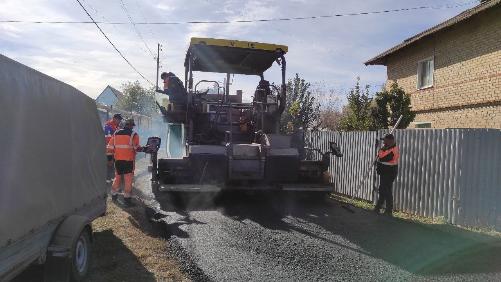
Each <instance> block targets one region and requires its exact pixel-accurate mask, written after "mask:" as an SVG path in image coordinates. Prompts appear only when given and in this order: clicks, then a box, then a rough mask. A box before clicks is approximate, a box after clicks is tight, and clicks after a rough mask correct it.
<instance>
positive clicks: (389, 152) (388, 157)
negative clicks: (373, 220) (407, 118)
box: [374, 134, 400, 216]
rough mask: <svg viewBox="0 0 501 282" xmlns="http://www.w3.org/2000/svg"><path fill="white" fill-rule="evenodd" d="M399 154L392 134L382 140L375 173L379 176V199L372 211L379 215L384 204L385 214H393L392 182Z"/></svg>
mask: <svg viewBox="0 0 501 282" xmlns="http://www.w3.org/2000/svg"><path fill="white" fill-rule="evenodd" d="M399 157H400V152H399V149H398V146H397V144H396V142H395V137H394V136H393V134H387V135H386V136H385V137H384V138H383V147H382V148H381V149H380V150H379V151H378V154H377V164H376V165H377V173H378V174H379V198H378V200H377V203H376V207H375V209H374V211H375V212H376V213H379V212H380V210H381V207H382V206H383V204H385V212H384V213H385V214H386V215H389V216H392V213H393V181H395V178H396V177H397V173H398V159H399Z"/></svg>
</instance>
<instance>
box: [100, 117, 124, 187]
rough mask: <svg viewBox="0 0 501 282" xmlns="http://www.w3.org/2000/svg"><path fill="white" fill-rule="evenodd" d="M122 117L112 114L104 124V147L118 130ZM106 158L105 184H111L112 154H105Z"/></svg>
mask: <svg viewBox="0 0 501 282" xmlns="http://www.w3.org/2000/svg"><path fill="white" fill-rule="evenodd" d="M122 119H123V118H122V115H121V114H114V115H113V118H112V119H110V120H108V121H107V122H106V123H105V124H104V140H105V142H106V145H108V143H109V142H110V139H111V137H112V136H113V134H115V132H116V131H117V130H118V127H119V125H120V122H121V121H122ZM106 158H107V159H108V173H107V176H106V182H107V183H111V182H112V181H113V178H114V173H113V172H114V171H115V169H114V167H113V163H114V160H113V153H111V152H108V151H107V152H106Z"/></svg>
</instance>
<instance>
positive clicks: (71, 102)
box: [0, 55, 106, 247]
mask: <svg viewBox="0 0 501 282" xmlns="http://www.w3.org/2000/svg"><path fill="white" fill-rule="evenodd" d="M0 132H1V135H0V136H1V137H0V150H1V152H0V247H2V246H4V245H6V244H7V243H8V241H9V240H11V242H14V241H16V240H18V239H19V238H20V237H22V236H23V235H27V234H29V232H30V231H31V230H37V229H38V228H41V227H42V226H44V225H45V224H46V223H48V222H49V221H52V220H57V219H60V218H61V217H62V216H64V215H67V214H70V213H72V212H75V210H77V209H80V208H82V207H83V206H84V205H87V204H89V203H90V202H91V201H92V200H95V199H96V198H99V197H100V198H101V199H102V198H103V195H105V193H106V184H105V181H104V180H105V177H106V176H105V175H106V160H105V158H106V157H105V144H104V135H103V131H102V128H101V125H100V122H99V118H98V114H97V110H96V105H95V102H94V101H93V100H92V99H91V98H89V97H87V96H86V95H85V94H83V93H82V92H80V91H78V90H77V89H75V88H73V87H72V86H69V85H67V84H65V83H63V82H61V81H58V80H56V79H54V78H52V77H49V76H47V75H44V74H42V73H40V72H38V71H35V70H33V69H31V68H29V67H27V66H25V65H22V64H20V63H18V62H16V61H13V60H11V59H9V58H7V57H5V56H2V55H0Z"/></svg>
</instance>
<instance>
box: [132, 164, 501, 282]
mask: <svg viewBox="0 0 501 282" xmlns="http://www.w3.org/2000/svg"><path fill="white" fill-rule="evenodd" d="M146 166H147V159H142V160H140V161H139V162H138V167H137V173H136V175H137V178H136V181H135V187H136V194H137V196H138V197H139V198H140V199H142V200H143V201H144V202H146V203H147V204H148V205H150V206H151V207H152V209H151V210H150V213H151V214H152V216H153V212H152V211H153V210H156V212H157V214H155V215H154V219H155V220H157V221H158V223H159V224H160V226H161V228H164V230H165V236H166V238H168V239H169V241H170V244H171V249H172V250H173V251H174V255H175V256H176V257H177V258H178V259H179V260H180V261H181V263H182V265H183V269H184V271H185V272H187V273H188V275H189V276H190V277H191V279H193V280H195V281H347V280H348V281H354V280H359V281H388V280H389V281H409V280H412V281H416V280H422V281H429V280H448V281H479V280H481V281H501V256H500V255H499V254H501V239H500V238H499V237H492V236H487V235H483V234H479V233H474V232H470V231H465V230H462V229H459V228H455V227H452V226H431V225H426V224H418V223H412V222H408V221H405V220H400V219H395V218H388V217H385V216H382V215H376V214H374V213H372V212H369V211H365V210H362V209H357V208H353V207H351V210H352V211H353V212H350V211H348V210H347V209H345V208H342V203H339V202H337V201H335V200H332V199H325V200H320V201H319V200H313V199H310V198H307V197H298V196H294V195H285V194H273V195H271V194H253V195H251V194H248V193H247V194H242V193H232V194H228V193H226V194H222V195H215V194H197V195H193V194H192V195H183V194H159V195H157V196H156V197H155V196H154V195H153V194H152V192H151V189H150V185H149V179H150V175H149V173H148V172H147V171H146Z"/></svg>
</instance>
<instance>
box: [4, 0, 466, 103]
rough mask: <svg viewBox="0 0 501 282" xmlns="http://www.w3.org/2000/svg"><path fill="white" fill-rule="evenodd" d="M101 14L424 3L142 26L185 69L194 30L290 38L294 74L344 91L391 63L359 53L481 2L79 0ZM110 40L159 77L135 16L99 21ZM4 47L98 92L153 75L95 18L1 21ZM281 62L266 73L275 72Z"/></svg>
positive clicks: (32, 16)
mask: <svg viewBox="0 0 501 282" xmlns="http://www.w3.org/2000/svg"><path fill="white" fill-rule="evenodd" d="M81 1H82V4H83V5H84V6H85V7H86V8H87V9H88V11H89V12H90V13H91V15H92V16H93V17H94V18H95V20H97V21H122V22H127V21H128V17H127V15H126V13H125V11H124V10H123V9H122V6H121V5H122V4H121V1H123V3H124V4H125V7H126V9H127V10H128V11H129V13H130V16H131V17H132V19H133V20H134V21H137V22H145V21H148V22H154V21H156V22H159V21H169V22H171V21H183V22H184V21H195V20H240V19H245V20H247V19H263V18H283V17H299V16H315V15H330V14H340V13H353V12H366V11H379V10H386V9H397V8H409V7H419V6H434V7H443V6H446V5H457V4H465V3H466V4H465V5H463V6H461V7H456V8H450V9H443V8H441V9H423V10H414V11H406V12H398V13H391V14H379V15H365V16H351V17H337V18H327V19H317V20H299V21H284V22H267V23H233V24H212V25H211V24H183V25H161V26H157V25H155V26H144V25H143V26H137V27H138V29H139V32H140V33H141V35H142V36H143V37H144V39H145V41H146V44H147V45H148V46H149V48H150V49H151V50H152V51H154V52H156V44H157V43H161V44H162V45H163V51H162V52H161V55H160V58H161V61H162V63H161V64H162V70H168V71H173V72H175V73H177V74H178V75H179V76H180V77H183V74H184V67H183V60H184V54H185V52H186V49H187V47H188V44H189V38H190V37H192V36H199V37H217V38H230V39H240V40H249V41H259V42H267V43H277V44H284V45H288V46H289V53H288V54H287V56H286V58H287V66H288V77H292V76H293V75H294V74H295V73H296V72H297V73H299V74H300V75H301V76H302V77H304V78H305V79H306V80H307V81H310V82H312V83H314V84H316V85H322V86H323V87H326V88H330V89H333V90H334V93H337V94H338V95H341V96H342V95H344V92H345V91H346V90H347V89H349V88H350V87H352V86H353V84H354V81H355V79H356V77H357V76H360V77H361V80H362V83H363V84H370V85H372V86H373V89H377V88H380V87H381V85H382V84H383V83H384V81H385V79H386V68H385V67H381V66H368V67H366V66H365V65H363V62H364V61H366V60H367V59H370V58H372V57H373V56H375V55H377V54H379V53H381V52H382V51H384V50H386V49H388V48H390V47H392V46H394V45H396V44H398V43H400V42H401V41H403V40H404V39H406V38H408V37H410V36H412V35H414V34H416V33H418V32H420V31H422V30H424V29H426V28H429V27H431V26H433V25H435V24H438V23H440V22H441V21H444V20H446V19H447V18H450V17H452V16H454V15H456V14H458V13H460V12H461V11H463V10H465V9H468V8H470V7H472V6H474V5H475V4H474V3H473V2H472V1H471V0H456V1H453V0H399V1H397V0H365V1H363V0H352V1H334V0H333V1H320V0H276V1H267V0H253V1H240V0H225V1H216V0H200V1H196V0H193V1H184V0H156V1H153V0H106V1H103V0H81ZM0 20H26V21H31V20H54V21H56V20H65V21H81V20H83V21H87V20H88V17H87V15H86V14H85V13H84V12H83V10H82V9H81V8H80V6H78V3H77V2H76V1H68V0H23V1H18V0H2V1H1V2H0ZM101 26H102V28H103V30H104V31H105V32H106V33H107V35H108V36H109V37H110V39H111V40H112V41H113V42H114V43H115V44H116V46H117V47H118V48H119V49H120V50H121V51H122V52H123V53H124V55H125V56H126V57H127V58H128V59H129V60H130V61H131V63H132V64H133V65H135V66H136V67H137V68H138V69H139V70H140V71H141V72H142V73H143V74H144V75H145V76H146V77H148V79H150V80H151V81H155V72H156V69H155V64H156V63H155V61H154V59H153V57H152V56H151V54H150V52H149V51H148V50H147V49H146V47H145V46H144V43H143V42H142V41H141V40H140V39H139V37H138V35H137V34H136V32H135V31H134V29H133V26H132V25H120V26H117V25H104V24H103V25H101ZM0 53H1V54H3V55H6V56H8V57H10V58H12V59H15V60H17V61H19V62H21V63H24V64H26V65H28V66H30V67H33V68H35V69H37V70H39V71H41V72H44V73H46V74H48V75H50V76H53V77H55V78H57V79H60V80H62V81H64V82H66V83H68V84H71V85H73V86H75V87H76V88H78V89H80V90H81V91H83V92H84V93H86V94H87V95H89V96H91V97H96V96H97V95H99V93H100V92H101V91H102V90H103V89H104V88H105V87H106V85H108V84H109V85H112V86H114V87H116V88H120V87H121V84H122V83H123V82H125V81H133V80H139V81H140V82H141V83H144V85H145V86H147V84H146V83H145V82H144V81H143V80H142V79H141V78H140V77H139V76H138V75H137V74H136V73H135V72H134V71H133V70H132V69H131V68H130V67H129V66H128V65H127V64H126V63H125V62H124V61H123V59H122V58H121V57H119V56H118V54H117V53H116V52H115V51H114V50H113V49H112V47H111V46H110V45H109V43H108V42H106V41H105V39H104V38H103V36H102V35H101V34H100V33H99V32H98V30H97V29H96V27H95V26H94V25H91V24H71V25H70V24H51V25H49V24H29V23H12V24H6V23H0ZM279 74H280V72H279V68H278V67H277V66H275V68H274V69H272V70H271V71H270V72H269V73H267V74H265V76H266V77H267V78H268V79H269V80H270V81H276V82H278V81H279ZM195 78H196V79H206V78H212V79H217V80H220V81H222V80H223V78H224V75H207V74H198V75H197V76H196V77H195ZM257 81H258V78H257V77H241V76H235V77H234V79H233V85H232V88H233V90H235V89H243V90H244V95H245V96H247V97H249V96H250V95H251V92H252V90H253V89H254V88H255V85H256V84H257Z"/></svg>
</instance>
